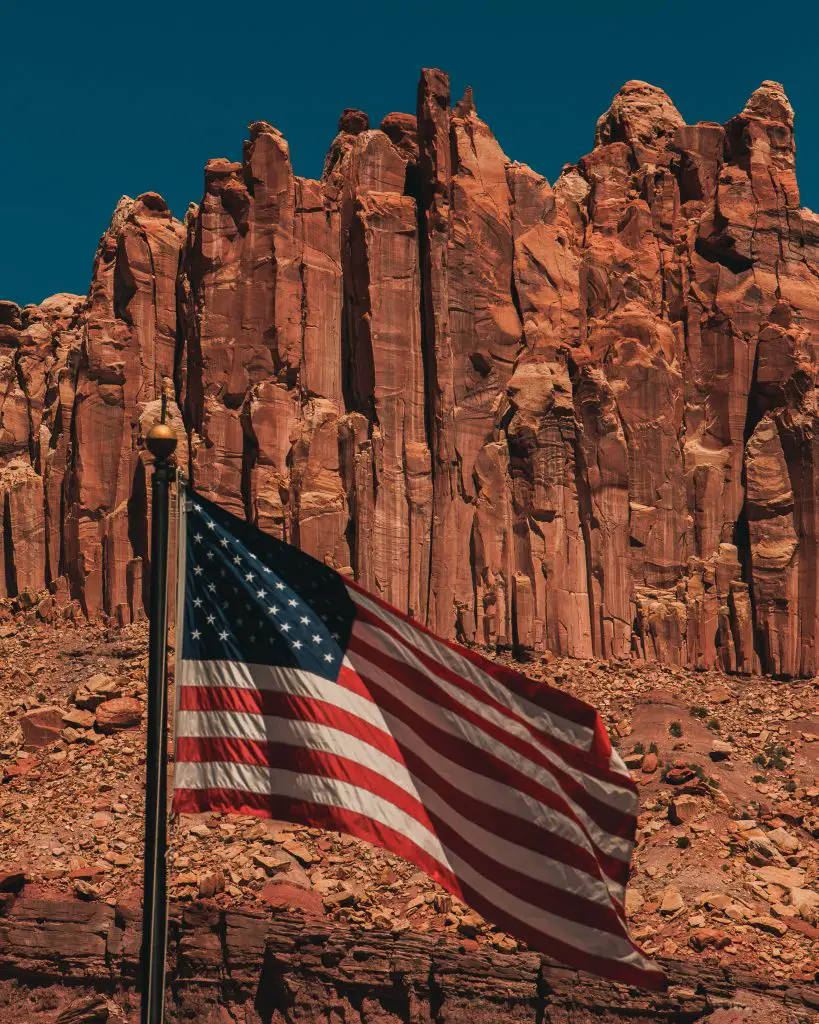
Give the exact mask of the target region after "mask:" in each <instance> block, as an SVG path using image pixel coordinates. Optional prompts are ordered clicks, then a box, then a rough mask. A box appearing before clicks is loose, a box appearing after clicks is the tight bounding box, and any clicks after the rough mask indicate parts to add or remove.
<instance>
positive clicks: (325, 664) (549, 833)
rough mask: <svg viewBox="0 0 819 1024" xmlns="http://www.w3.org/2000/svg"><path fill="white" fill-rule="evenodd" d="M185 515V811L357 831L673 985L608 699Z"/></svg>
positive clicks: (211, 508)
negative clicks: (633, 883) (638, 933)
mask: <svg viewBox="0 0 819 1024" xmlns="http://www.w3.org/2000/svg"><path fill="white" fill-rule="evenodd" d="M187 508H188V513H187V518H186V525H185V538H184V541H183V551H184V553H185V568H184V576H183V582H182V585H181V588H180V600H182V601H183V611H182V615H181V616H180V618H181V633H182V636H181V658H180V661H179V664H178V668H177V673H178V674H177V714H176V770H175V789H176V792H175V797H174V809H175V810H177V811H183V812H184V811H187V812H197V811H206V810H211V811H230V812H236V813H242V814H255V815H260V816H265V817H272V818H275V819H278V820H287V821H292V822H299V823H302V824H305V825H308V826H313V827H318V828H326V829H335V830H337V831H342V832H347V833H350V834H351V835H354V836H357V837H359V838H361V839H365V840H367V841H369V842H371V843H376V844H378V845H379V846H382V847H384V848H385V849H387V850H389V851H391V852H392V853H395V854H398V855H399V856H401V857H404V858H406V860H408V861H411V862H412V863H413V864H415V865H417V866H418V867H419V868H420V869H421V870H422V871H424V872H425V873H426V874H428V875H429V876H430V877H431V878H433V879H435V880H436V881H437V882H439V883H440V884H441V885H442V886H443V887H444V888H445V889H447V890H448V891H449V892H451V893H453V894H454V895H455V896H457V897H458V898H459V899H461V900H463V901H464V902H465V903H467V904H468V905H470V906H471V907H472V908H473V909H474V910H476V911H477V912H478V913H479V914H481V915H482V916H483V917H484V918H486V919H487V920H488V921H489V922H491V923H493V924H494V925H495V926H497V927H499V928H501V929H503V930H504V931H506V932H508V933H510V934H511V935H514V936H515V937H517V938H519V939H522V940H523V941H524V942H526V943H527V944H528V945H529V946H530V947H531V948H532V949H535V950H538V951H540V952H543V953H546V954H548V955H550V956H552V957H554V958H555V959H557V960H560V961H562V962H563V963H565V964H568V965H570V966H573V967H577V968H580V969H582V970H586V971H589V972H592V973H594V974H598V975H602V976H603V977H607V978H611V979H614V980H616V981H621V982H626V983H629V984H633V985H637V986H640V987H643V988H654V989H657V988H662V987H663V985H664V981H665V979H664V977H663V975H662V973H661V971H660V970H659V968H658V967H657V966H656V965H655V964H653V963H652V962H651V961H650V960H648V959H647V958H646V957H645V956H644V955H643V954H642V953H641V952H640V950H639V949H638V947H637V946H636V945H635V944H634V942H633V941H632V939H631V937H630V936H629V933H628V929H627V927H626V922H625V917H624V911H623V904H624V895H625V885H626V881H627V878H628V873H629V861H630V858H631V852H632V848H633V845H634V836H635V830H636V815H637V806H638V805H637V794H636V788H635V785H634V783H633V781H632V779H631V777H630V775H629V772H628V770H627V769H626V767H625V765H624V764H623V762H622V760H621V759H620V757H619V756H618V754H617V753H616V751H614V750H613V749H612V747H611V743H610V741H609V738H608V736H607V734H606V731H605V728H604V727H603V724H602V722H601V720H600V718H599V716H598V715H597V712H596V711H595V710H594V708H592V707H590V706H589V705H588V704H584V703H583V702H582V701H579V700H577V699H576V698H574V697H572V696H570V695H568V694H566V693H563V692H561V691H560V690H558V689H556V688H554V687H549V686H546V685H544V684H542V683H534V682H532V681H531V680H529V679H527V678H526V677H525V676H523V675H521V674H519V673H517V672H513V671H511V670H509V669H507V668H504V667H501V666H499V665H496V664H494V663H493V662H490V661H488V660H487V659H485V658H482V657H480V656H478V655H477V654H475V653H474V652H472V651H469V650H466V649H465V648H461V647H458V646H456V645H454V644H451V643H447V642H445V641H443V640H440V639H439V638H437V637H436V636H434V635H433V634H432V633H431V632H430V631H429V630H427V629H425V628H424V627H422V626H420V625H419V624H418V623H417V622H415V621H413V620H412V619H410V618H408V617H407V616H406V615H403V614H402V613H400V612H398V611H396V610H395V609H393V608H391V607H390V606H389V605H387V604H385V603H384V602H383V601H380V600H379V599H378V598H376V597H374V596H373V595H372V594H368V593H367V592H366V591H364V590H363V589H362V588H361V587H359V586H357V585H356V584H355V583H353V582H352V581H351V580H349V579H347V578H346V577H344V576H342V575H340V574H339V573H337V572H335V571H334V570H333V569H331V568H329V567H328V566H326V565H323V564H322V563H320V562H318V561H316V560H315V559H313V558H311V557H309V556H308V555H306V554H304V553H303V552H301V551H299V550H298V549H297V548H295V547H292V546H290V545H288V544H285V543H283V542H281V541H278V540H276V539H275V538H273V537H269V536H267V535H266V534H263V533H262V532H261V531H259V530H258V529H256V528H255V527H253V526H252V525H250V524H249V523H246V522H243V521H241V520H240V519H237V518H236V517H235V516H233V515H231V514H229V513H228V512H226V511H225V510H224V509H221V508H219V506H217V505H215V504H213V503H212V502H209V501H207V500H205V499H204V498H202V497H200V496H199V495H197V494H195V493H194V492H193V491H188V501H187ZM182 591H183V593H182ZM178 642H179V640H178Z"/></svg>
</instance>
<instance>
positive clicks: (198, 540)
mask: <svg viewBox="0 0 819 1024" xmlns="http://www.w3.org/2000/svg"><path fill="white" fill-rule="evenodd" d="M193 543H194V544H201V543H202V534H201V533H197V534H196V536H195V537H194V538H193Z"/></svg>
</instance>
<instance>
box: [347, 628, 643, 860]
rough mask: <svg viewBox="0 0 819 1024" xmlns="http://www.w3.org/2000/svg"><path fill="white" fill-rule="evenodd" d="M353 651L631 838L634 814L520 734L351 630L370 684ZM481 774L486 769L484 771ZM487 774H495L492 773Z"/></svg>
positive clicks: (608, 829) (608, 827)
mask: <svg viewBox="0 0 819 1024" xmlns="http://www.w3.org/2000/svg"><path fill="white" fill-rule="evenodd" d="M356 654H360V655H362V656H363V657H365V658H366V659H367V660H368V661H370V662H372V664H374V665H377V666H378V667H379V668H381V669H383V671H385V672H387V673H388V674H389V675H391V676H393V677H394V678H395V679H397V680H399V681H400V682H402V683H404V684H406V685H407V686H408V687H410V689H412V690H413V692H415V693H417V694H418V695H419V696H421V697H424V698H425V699H426V700H428V701H430V702H431V703H433V704H434V705H436V706H439V707H443V708H446V709H447V710H449V711H451V712H453V713H454V714H457V715H458V716H459V717H460V718H462V719H464V721H467V722H470V723H471V724H472V725H475V726H477V727H478V728H479V729H481V730H482V731H483V732H484V733H486V735H487V736H489V737H490V738H491V739H493V740H495V741H496V742H497V743H499V744H500V745H502V746H504V747H508V748H509V749H511V750H515V751H516V752H517V753H518V754H521V755H522V756H524V757H526V758H528V759H529V760H530V761H534V762H535V764H537V765H539V766H540V767H541V768H544V769H545V770H546V771H548V772H549V773H550V774H551V775H552V776H554V778H555V779H556V780H557V781H558V782H559V783H560V786H561V788H562V789H563V790H564V791H565V792H566V793H567V794H568V795H569V796H570V797H571V798H572V800H574V802H575V803H576V804H578V805H579V806H580V807H582V808H583V810H584V811H585V812H586V813H587V814H588V815H589V817H590V818H592V820H593V821H595V822H596V823H597V824H598V825H599V826H600V827H601V828H603V829H605V831H606V832H609V833H611V835H615V836H619V837H621V838H626V839H632V840H633V838H634V836H635V834H636V828H637V818H636V815H634V814H628V813H627V812H626V811H621V810H618V809H617V808H616V807H612V805H611V804H609V803H606V802H605V801H603V800H600V799H598V798H597V797H595V796H593V795H592V794H591V793H589V792H588V791H587V790H586V789H584V788H583V786H582V785H581V784H580V783H579V782H577V781H576V780H575V779H573V778H572V777H571V776H570V775H568V774H567V773H566V772H565V771H563V770H562V769H561V768H560V767H559V766H558V765H555V764H553V763H552V762H551V761H550V760H549V759H548V758H547V757H546V756H545V755H544V754H543V753H542V752H541V751H540V750H539V749H538V748H537V747H536V746H535V745H534V744H533V743H530V742H528V741H527V740H524V739H522V738H521V737H519V736H514V735H513V734H512V733H508V732H506V730H505V729H502V728H501V727H500V726H497V725H495V724H494V723H493V722H490V721H488V720H487V719H485V718H483V717H482V716H481V715H479V714H477V713H476V712H475V711H472V710H471V709H469V708H466V707H464V706H463V705H462V704H460V703H458V701H456V700H455V699H454V698H453V697H451V696H450V695H449V694H448V693H447V692H446V691H445V690H443V689H442V688H441V687H440V686H439V685H438V683H436V681H435V680H434V679H433V678H431V677H430V676H428V675H426V674H425V673H422V672H419V671H418V670H417V669H414V668H412V667H411V666H410V665H407V664H406V663H405V662H400V661H398V660H397V659H395V658H393V657H392V656H391V655H389V654H385V653H384V652H382V651H380V650H378V649H377V648H375V647H372V646H371V645H370V644H368V643H367V642H366V641H365V640H364V639H363V638H362V637H361V636H360V635H358V634H356V633H355V632H354V633H353V635H352V636H351V637H350V644H349V648H348V651H347V656H348V658H350V660H351V662H352V664H353V667H354V668H356V669H357V670H358V672H359V675H361V676H362V678H364V679H366V681H367V684H368V685H369V686H370V687H371V688H372V687H373V686H375V685H377V684H376V683H375V681H374V680H372V679H370V678H369V677H368V676H367V673H366V668H364V666H359V665H358V664H357V663H356V660H355V655H356ZM383 694H384V691H383V690H381V695H380V696H379V699H378V703H380V704H382V706H383V702H384V696H383ZM428 727H429V726H428V725H427V726H426V728H428ZM473 749H475V754H473V757H478V758H481V759H482V758H485V757H487V756H488V755H486V754H485V753H484V752H483V751H477V749H476V748H473ZM502 763H503V762H501V761H496V762H495V764H496V765H497V764H502ZM475 770H476V771H478V770H479V769H478V768H477V767H476V768H475ZM483 774H489V773H488V772H485V771H484V772H483ZM490 777H494V774H493V775H492V776H490Z"/></svg>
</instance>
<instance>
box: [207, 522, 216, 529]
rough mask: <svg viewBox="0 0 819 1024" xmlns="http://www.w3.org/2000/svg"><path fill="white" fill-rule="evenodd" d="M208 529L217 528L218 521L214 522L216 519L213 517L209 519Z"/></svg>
mask: <svg viewBox="0 0 819 1024" xmlns="http://www.w3.org/2000/svg"><path fill="white" fill-rule="evenodd" d="M208 529H209V530H215V529H216V523H214V521H213V520H212V519H209V520H208Z"/></svg>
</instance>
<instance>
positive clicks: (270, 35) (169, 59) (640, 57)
mask: <svg viewBox="0 0 819 1024" xmlns="http://www.w3.org/2000/svg"><path fill="white" fill-rule="evenodd" d="M12 6H13V8H14V9H13V10H11V9H10V8H11V7H12ZM816 8H817V4H816V3H814V2H808V0H797V2H789V3H783V4H771V3H769V2H768V3H765V4H761V3H756V2H753V0H749V2H747V3H742V4H737V3H726V2H725V0H711V2H708V3H703V2H702V0H695V2H685V0H683V2H682V3H676V4H675V3H658V2H657V0H650V2H646V0H636V2H629V0H609V2H605V3H603V2H599V0H587V2H585V3H583V4H575V3H572V2H571V0H559V2H556V3H549V2H545V0H535V2H528V3H527V2H522V0H503V2H496V3H487V2H482V0H473V2H470V3H467V2H461V0H459V2H454V3H453V2H449V3H447V2H445V0H441V2H439V3H434V2H430V0H415V2H407V3H403V4H396V3H394V2H391V0H380V2H377V3H376V2H369V0H368V2H366V3H361V2H355V0H350V2H345V0H336V2H334V3H332V4H331V3H327V2H325V0H307V2H302V3H293V2H292V0H291V2H287V3H277V2H275V0H272V2H271V0H244V2H241V3H238V2H230V0H219V2H218V3H216V2H212V0H201V2H199V3H192V2H190V0H183V2H175V0H165V2H163V3H156V2H154V0H144V2H137V3H134V4H128V3H123V2H120V0H106V2H105V3H99V2H97V0H90V2H84V0H80V3H78V4H76V5H74V4H67V3H64V2H63V3H60V4H56V3H53V0H46V2H43V3H38V2H37V0H7V3H5V4H3V5H2V10H0V38H2V39H3V44H2V51H3V56H2V64H3V67H2V73H0V81H2V84H0V113H1V114H2V120H1V121H0V132H1V133H2V149H0V152H2V159H0V298H10V299H14V300H15V301H17V302H20V303H26V302H39V301H41V300H42V299H43V298H45V297H46V296H47V295H50V294H52V293H54V292H57V291H74V292H85V290H86V289H87V286H88V279H89V274H90V271H91V264H92V260H93V256H94V250H95V248H96V244H97V240H98V238H99V235H100V233H101V232H102V231H103V230H104V228H105V226H106V223H107V221H108V218H109V217H110V214H111V211H112V210H113V208H114V206H115V204H116V202H117V200H118V199H119V197H120V196H121V195H122V194H128V195H131V196H136V195H137V194H138V193H140V192H145V191H148V190H153V191H157V192H160V193H162V194H163V195H164V196H165V198H166V199H167V200H168V202H169V203H170V205H171V207H172V209H173V210H174V212H175V213H176V214H177V215H178V216H181V215H183V214H184V211H185V209H186V207H187V204H188V202H189V201H191V200H198V199H199V198H200V196H201V191H202V167H203V165H204V162H205V160H206V159H208V158H209V157H215V156H226V157H230V158H232V159H238V158H239V157H240V155H241V149H242V140H243V139H244V137H245V128H246V125H248V124H249V123H250V122H251V121H253V120H257V119H265V120H267V121H270V122H272V123H273V124H274V125H276V127H278V128H279V129H280V130H281V131H283V132H284V134H285V135H286V136H287V138H288V140H289V142H290V148H291V153H292V156H293V161H294V165H295V168H296V171H297V172H298V173H299V174H304V175H308V176H317V175H318V174H320V172H321V166H322V160H323V157H324V153H325V150H326V149H327V147H328V145H329V143H330V141H331V139H332V138H333V135H334V133H335V128H336V122H337V119H338V115H339V113H340V111H341V110H342V109H343V108H344V107H347V106H350V107H360V108H363V109H365V110H366V111H367V112H368V113H369V115H370V119H371V121H372V122H373V123H374V124H375V125H377V124H378V121H379V120H380V119H381V117H382V116H383V115H384V114H385V113H387V112H388V111H390V110H408V111H412V112H414V109H415V88H416V83H417V78H418V69H419V68H420V67H421V66H435V67H441V68H444V69H445V70H447V71H449V73H450V75H451V76H452V83H453V94H454V95H456V97H457V95H460V93H461V92H462V91H463V89H464V87H465V86H466V85H468V84H471V85H472V86H473V88H474V90H475V99H476V105H477V108H478V112H479V114H480V115H481V116H482V117H483V118H484V119H485V120H486V121H488V122H489V124H490V125H491V126H492V128H493V130H494V131H495V134H496V135H497V137H498V139H499V140H500V142H501V145H502V146H503V147H504V149H505V151H506V152H507V154H508V155H509V156H510V157H512V158H514V159H517V160H522V161H525V162H526V163H529V164H531V165H532V166H533V167H534V168H535V169H536V170H538V171H540V172H541V173H543V174H545V175H546V176H547V177H548V178H549V179H550V180H554V178H555V176H556V174H557V172H558V171H559V169H560V167H561V165H562V164H563V163H565V162H567V161H573V160H576V159H577V158H578V157H580V156H581V155H582V154H583V153H585V152H587V151H588V150H589V149H590V148H591V145H592V141H593V137H594V124H595V121H596V119H597V117H598V116H599V115H600V114H601V113H602V112H603V111H604V110H605V109H606V108H607V107H608V105H609V102H610V100H611V97H612V96H613V94H614V93H615V92H616V91H617V89H618V88H619V87H620V85H622V83H623V82H624V81H626V80H627V79H629V78H641V79H644V80H646V81H649V82H653V83H654V84H656V85H659V86H662V87H663V88H664V89H665V90H666V91H667V92H668V93H669V94H670V95H671V97H672V99H673V100H674V102H675V103H676V105H677V107H678V108H679V110H680V111H681V113H682V114H683V116H684V117H685V118H686V120H688V121H690V122H693V121H697V120H716V121H725V120H727V119H728V118H729V117H730V116H732V115H733V114H734V113H736V112H738V111H739V110H741V109H742V107H743V105H744V103H745V100H746V98H747V96H748V95H749V94H750V93H751V92H752V91H753V90H754V89H755V88H756V87H757V85H758V84H759V83H760V82H761V81H762V80H763V79H765V78H772V79H775V80H777V81H781V82H783V83H784V85H785V89H786V91H787V93H788V95H789V97H790V100H791V103H792V104H793V106H794V108H795V110H796V117H797V122H796V127H797V136H796V137H797V146H798V151H799V155H798V166H799V172H800V183H801V188H802V200H803V202H804V203H805V205H807V206H813V207H814V208H816V207H819V73H818V72H817V66H818V65H819V50H817V39H818V38H819V35H818V34H817V28H819V14H817V10H816Z"/></svg>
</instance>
